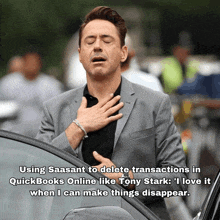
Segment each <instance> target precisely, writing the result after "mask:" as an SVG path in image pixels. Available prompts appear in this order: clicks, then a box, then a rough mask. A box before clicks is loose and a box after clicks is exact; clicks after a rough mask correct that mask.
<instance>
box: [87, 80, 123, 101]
mask: <svg viewBox="0 0 220 220" xmlns="http://www.w3.org/2000/svg"><path fill="white" fill-rule="evenodd" d="M120 94H121V83H120V85H119V86H118V88H117V89H116V91H115V93H114V97H115V96H117V95H120ZM83 96H85V97H86V98H88V97H90V98H95V97H93V96H92V95H90V93H89V90H88V86H87V84H86V86H85V88H84V91H83Z"/></svg>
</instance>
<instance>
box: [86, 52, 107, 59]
mask: <svg viewBox="0 0 220 220" xmlns="http://www.w3.org/2000/svg"><path fill="white" fill-rule="evenodd" d="M96 57H99V58H104V59H105V60H107V56H105V55H104V54H102V53H95V54H94V55H92V56H91V57H90V61H93V59H94V58H96Z"/></svg>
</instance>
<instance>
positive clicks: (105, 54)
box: [78, 19, 127, 79]
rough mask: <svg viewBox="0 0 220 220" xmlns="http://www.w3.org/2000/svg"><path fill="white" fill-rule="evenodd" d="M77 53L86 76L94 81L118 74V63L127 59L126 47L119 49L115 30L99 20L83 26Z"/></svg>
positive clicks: (110, 24) (108, 23) (107, 22)
mask: <svg viewBox="0 0 220 220" xmlns="http://www.w3.org/2000/svg"><path fill="white" fill-rule="evenodd" d="M78 51H79V59H80V62H81V63H82V64H83V66H84V68H85V70H86V72H87V76H88V77H92V78H96V79H102V78H103V77H107V76H110V75H114V74H120V72H121V68H120V63H121V62H123V61H125V60H126V57H127V47H126V46H123V47H121V45H120V37H119V33H118V30H117V28H116V27H115V26H114V24H112V23H111V22H109V21H106V20H100V19H96V20H93V21H90V22H89V23H88V24H87V25H86V26H85V28H84V30H83V31H82V38H81V47H80V48H79V49H78Z"/></svg>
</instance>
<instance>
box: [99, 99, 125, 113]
mask: <svg viewBox="0 0 220 220" xmlns="http://www.w3.org/2000/svg"><path fill="white" fill-rule="evenodd" d="M120 98H121V96H120V95H117V96H115V97H114V98H113V99H111V100H109V101H108V102H106V104H105V105H103V107H102V108H103V109H104V111H107V110H108V109H109V108H111V107H112V106H114V105H115V104H116V103H117V102H118V101H119V100H120Z"/></svg>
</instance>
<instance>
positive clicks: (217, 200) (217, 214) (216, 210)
mask: <svg viewBox="0 0 220 220" xmlns="http://www.w3.org/2000/svg"><path fill="white" fill-rule="evenodd" d="M193 220H220V171H219V172H218V174H217V176H216V178H215V181H214V182H213V184H212V186H211V188H210V189H209V192H208V194H207V195H206V198H205V200H204V202H203V205H202V206H201V209H200V211H199V212H198V214H197V216H196V217H195V218H194V219H193Z"/></svg>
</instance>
